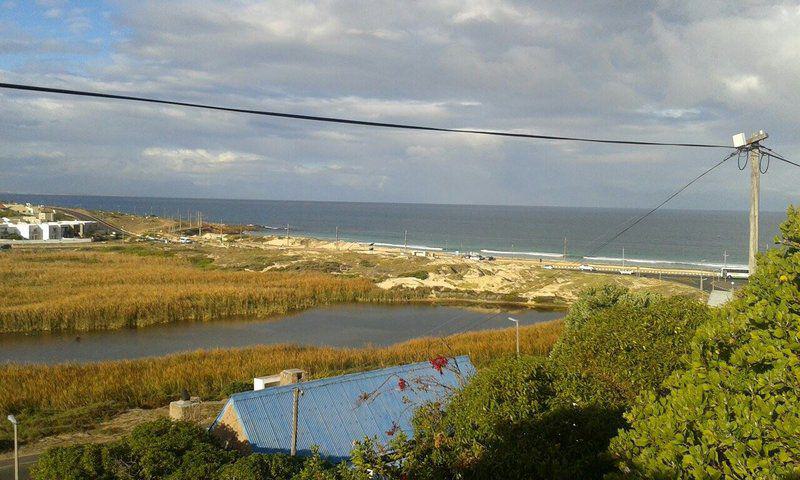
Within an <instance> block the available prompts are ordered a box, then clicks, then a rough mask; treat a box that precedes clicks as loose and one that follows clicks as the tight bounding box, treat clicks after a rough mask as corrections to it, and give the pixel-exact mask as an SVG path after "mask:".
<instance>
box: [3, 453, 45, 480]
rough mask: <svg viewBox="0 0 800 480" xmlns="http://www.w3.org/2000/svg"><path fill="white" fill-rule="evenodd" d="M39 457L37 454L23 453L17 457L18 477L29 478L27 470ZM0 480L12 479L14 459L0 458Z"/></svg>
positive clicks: (21, 478) (23, 479)
mask: <svg viewBox="0 0 800 480" xmlns="http://www.w3.org/2000/svg"><path fill="white" fill-rule="evenodd" d="M38 459H39V454H38V453H37V454H33V455H24V456H21V457H19V478H20V480H27V479H29V478H30V475H29V473H28V472H29V470H30V468H31V467H32V466H33V464H34V463H36V460H38ZM0 480H14V459H13V458H11V459H4V460H0Z"/></svg>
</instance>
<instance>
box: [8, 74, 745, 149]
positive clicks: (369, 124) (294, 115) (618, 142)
mask: <svg viewBox="0 0 800 480" xmlns="http://www.w3.org/2000/svg"><path fill="white" fill-rule="evenodd" d="M0 88H5V89H8V90H23V91H29V92H40V93H52V94H57V95H70V96H78V97H91V98H103V99H108V100H127V101H132V102H143V103H155V104H159V105H173V106H177V107H189V108H203V109H206V110H216V111H221V112H233V113H245V114H249V115H262V116H267V117H278V118H289V119H294V120H307V121H312V122H326V123H340V124H346V125H360V126H365V127H378V128H393V129H403V130H422V131H429V132H449V133H469V134H474V135H491V136H497V137H511V138H529V139H536V140H554V141H564V142H585V143H605V144H614V145H639V146H664V147H693V148H727V149H731V148H733V147H731V146H729V145H716V144H709V143H681V142H649V141H640V140H617V139H608V138H588V137H567V136H561V135H538V134H533V133H517V132H508V131H499V130H472V129H462V128H445V127H432V126H426V125H415V124H406V123H387V122H372V121H367V120H357V119H350V118H341V117H323V116H316V115H304V114H299V113H286V112H275V111H269V110H252V109H246V108H235V107H222V106H217V105H208V104H202V103H190V102H179V101H175V100H163V99H157V98H147V97H139V96H132V95H116V94H111V93H102V92H91V91H86V90H66V89H62V88H51V87H41V86H36V85H22V84H16V83H0Z"/></svg>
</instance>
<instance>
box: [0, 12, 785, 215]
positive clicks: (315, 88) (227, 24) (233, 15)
mask: <svg viewBox="0 0 800 480" xmlns="http://www.w3.org/2000/svg"><path fill="white" fill-rule="evenodd" d="M580 3H584V5H579V4H580ZM603 3H604V2H562V1H552V2H550V1H527V2H515V1H506V0H486V1H466V0H426V1H420V2H384V1H369V2H365V1H360V2H356V1H334V0H329V1H320V2H304V1H298V0H290V1H266V2H265V1H258V2H250V1H228V2H211V1H198V0H193V1H191V2H189V1H186V2H161V1H153V2H148V1H142V0H131V1H125V0H120V1H113V2H94V1H80V2H66V1H59V0H41V1H35V2H34V1H33V0H0V81H2V82H8V83H26V84H37V85H46V86H52V87H59V88H69V89H90V90H99V91H105V92H111V93H120V94H131V95H143V96H151V97H159V98H169V99H176V100H181V101H189V102H203V103H213V104H220V105H229V106H238V107H243V108H254V109H269V110H279V111H286V112H295V113H303V114H311V115H326V116H344V117H352V118H359V119H365V120H374V121H385V122H405V123H420V124H425V125H432V126H441V127H454V128H480V129H496V130H513V131H519V132H530V133H538V134H554V135H574V136H597V137H613V138H623V139H637V140H655V141H679V142H709V143H723V144H728V143H730V141H731V140H730V139H731V135H732V134H734V133H738V132H741V131H745V132H748V133H749V132H752V131H754V130H757V129H764V130H767V131H768V132H769V134H770V139H769V140H768V141H767V145H769V146H770V147H772V148H774V149H775V150H776V151H778V152H780V153H782V154H783V155H785V156H787V157H789V158H792V159H794V160H797V161H800V139H798V138H797V132H798V131H800V88H798V87H799V86H800V28H798V25H800V3H798V2H787V3H773V2H759V1H750V2H741V3H738V4H737V3H736V2H715V1H703V2H698V1H685V2H684V1H669V0H666V1H662V2H641V1H630V2H625V1H614V2H611V1H609V2H607V3H605V5H604V4H603ZM572 4H574V6H570V5H572ZM0 145H2V147H1V148H0V191H7V192H15V193H64V194H81V193H86V194H106V195H140V196H174V197H196V196H203V197H215V198H266V199H305V200H345V201H388V202H433V203H477V204H521V205H563V206H592V205H599V206H606V207H649V206H652V205H653V204H656V203H658V202H659V201H660V200H662V199H663V198H664V197H665V196H666V195H668V194H669V193H671V192H672V191H674V190H675V189H677V188H678V187H680V186H682V184H683V183H685V182H686V181H688V180H689V179H691V178H692V177H694V176H695V175H696V174H698V173H699V172H702V171H703V170H704V169H705V168H707V167H708V166H710V165H713V164H714V163H716V162H717V161H718V160H719V159H721V157H722V156H723V155H724V153H725V151H723V150H704V149H675V148H661V147H658V148H653V147H617V146H602V145H589V144H574V143H572V144H571V143H554V142H543V141H534V140H513V139H499V138H491V137H479V136H470V135H463V134H441V133H426V132H408V131H392V130H376V129H370V128H364V127H355V126H337V125H330V124H315V123H308V122H298V121H289V120H281V119H274V118H264V117H253V116H246V115H236V114H226V113H218V112H209V111H200V110H187V109H181V108H171V107H159V106H151V105H145V104H131V103H123V102H109V101H96V100H89V99H73V98H66V97H55V96H51V95H43V94H41V95H40V94H30V93H18V92H11V91H0ZM747 182H748V178H747V175H746V174H745V172H740V171H738V170H737V168H736V164H735V159H734V161H733V162H729V163H728V164H726V165H725V166H723V167H722V168H720V169H718V170H717V171H715V172H714V173H713V174H711V175H709V176H708V177H705V178H704V179H703V180H702V181H701V182H699V183H698V184H696V185H695V186H694V187H692V188H691V189H690V190H688V191H687V192H685V194H684V195H682V196H681V197H680V198H679V199H677V200H676V201H675V202H674V204H671V205H672V206H674V207H682V208H720V209H745V208H747V185H748V183H747ZM762 186H763V197H762V198H763V200H762V201H763V203H764V205H765V206H766V207H767V208H768V209H774V210H780V209H783V208H784V207H785V206H786V204H787V203H788V202H792V201H794V202H798V200H800V198H799V197H800V168H796V167H791V166H787V165H784V164H777V163H776V164H773V165H772V166H771V167H770V170H769V171H768V173H767V174H766V175H765V176H764V179H763V181H762Z"/></svg>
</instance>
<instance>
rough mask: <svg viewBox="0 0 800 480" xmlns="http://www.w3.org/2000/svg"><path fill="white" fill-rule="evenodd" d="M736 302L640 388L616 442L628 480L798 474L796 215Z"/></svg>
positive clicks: (799, 261) (799, 249) (799, 230)
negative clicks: (660, 387)
mask: <svg viewBox="0 0 800 480" xmlns="http://www.w3.org/2000/svg"><path fill="white" fill-rule="evenodd" d="M781 231H782V238H781V239H779V240H778V241H779V242H780V243H781V244H782V246H781V247H780V248H778V249H773V250H770V251H768V252H767V253H766V254H764V255H762V256H760V257H759V259H758V269H757V272H756V273H755V274H754V275H753V276H752V277H751V278H750V281H749V284H748V285H747V286H745V287H744V288H743V289H742V290H741V291H740V292H739V293H738V294H737V297H736V299H735V300H734V301H733V302H732V303H731V304H729V305H728V306H726V307H725V308H724V309H722V310H721V311H719V312H718V313H717V314H716V315H715V316H714V318H713V319H712V320H711V321H709V322H708V323H707V324H705V325H703V326H702V327H700V328H699V329H698V331H697V333H696V335H695V337H694V338H693V339H692V341H691V353H690V355H689V361H690V363H689V365H688V367H687V368H686V369H685V370H681V371H678V372H675V373H674V374H673V375H672V376H671V377H670V378H669V379H668V380H667V381H666V382H665V384H664V386H665V391H664V392H658V393H654V392H646V393H644V394H643V395H642V396H641V397H640V398H639V399H638V401H637V402H636V405H635V406H634V408H633V409H632V410H631V411H630V412H629V413H628V414H627V415H626V418H627V419H628V420H629V421H630V424H631V427H630V429H629V430H627V431H624V432H622V433H620V435H619V436H618V437H617V438H616V439H615V440H614V441H613V444H612V448H611V450H612V453H613V454H615V455H616V456H617V458H618V459H619V466H620V472H621V474H620V476H625V477H629V478H726V479H728V478H730V479H733V478H790V477H796V476H797V475H800V409H799V408H798V405H799V404H800V213H799V212H798V211H797V210H795V209H794V208H792V207H790V208H789V210H788V220H787V221H786V223H784V225H782V226H781Z"/></svg>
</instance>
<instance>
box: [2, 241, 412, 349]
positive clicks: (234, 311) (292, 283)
mask: <svg viewBox="0 0 800 480" xmlns="http://www.w3.org/2000/svg"><path fill="white" fill-rule="evenodd" d="M132 253H138V255H137V254H132ZM159 255H160V256H159ZM3 260H4V261H3V262H0V289H2V291H3V295H0V333H8V332H32V331H56V330H100V329H115V328H125V327H141V326H146V325H152V324H157V323H168V322H179V321H187V320H194V321H207V320H213V319H219V318H229V317H234V316H249V317H266V316H269V315H275V314H282V313H286V312H288V311H292V310H301V309H305V308H309V307H314V306H317V305H324V304H329V303H334V302H356V301H386V300H390V299H391V298H394V297H397V296H398V295H397V294H387V293H385V292H383V291H381V290H379V289H377V288H376V287H374V286H373V285H372V283H371V282H369V281H368V280H365V279H354V278H341V277H334V276H331V275H325V274H322V273H313V272H301V273H290V272H267V273H255V272H242V271H238V272H235V271H223V270H213V269H201V268H198V267H196V266H193V265H192V264H191V262H190V261H189V260H187V259H182V258H173V257H171V256H169V255H166V256H165V254H164V252H160V251H157V250H152V249H141V250H135V249H131V248H130V247H125V249H124V250H122V251H119V252H113V251H101V252H97V251H48V250H34V251H22V250H19V251H12V252H10V253H8V254H6V255H4V257H3ZM201 260H202V259H201ZM201 265H202V263H201Z"/></svg>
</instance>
